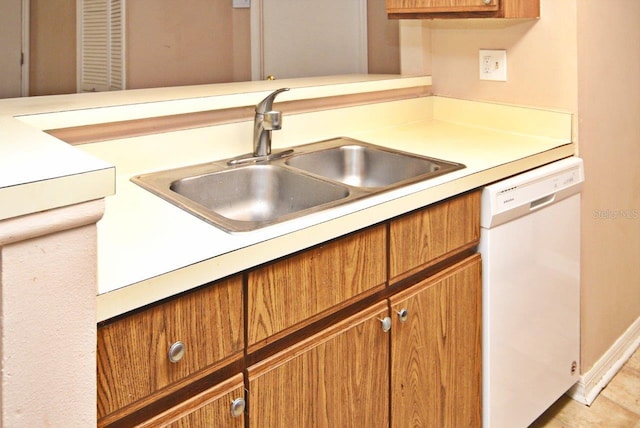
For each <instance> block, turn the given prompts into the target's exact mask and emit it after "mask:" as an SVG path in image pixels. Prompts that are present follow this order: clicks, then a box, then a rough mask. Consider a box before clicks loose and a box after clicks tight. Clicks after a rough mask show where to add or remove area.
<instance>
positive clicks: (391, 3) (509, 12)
mask: <svg viewBox="0 0 640 428" xmlns="http://www.w3.org/2000/svg"><path fill="white" fill-rule="evenodd" d="M386 7H387V14H388V15H389V17H390V18H400V19H410V18H416V19H438V18H539V17H540V0H487V1H486V2H485V0H386Z"/></svg>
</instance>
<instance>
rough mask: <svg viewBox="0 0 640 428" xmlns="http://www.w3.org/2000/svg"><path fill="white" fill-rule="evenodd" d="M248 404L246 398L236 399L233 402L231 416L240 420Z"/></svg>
mask: <svg viewBox="0 0 640 428" xmlns="http://www.w3.org/2000/svg"><path fill="white" fill-rule="evenodd" d="M245 406H246V402H245V401H244V398H236V399H235V400H233V401H232V402H231V416H233V417H234V418H238V417H240V416H242V414H243V413H244V408H245Z"/></svg>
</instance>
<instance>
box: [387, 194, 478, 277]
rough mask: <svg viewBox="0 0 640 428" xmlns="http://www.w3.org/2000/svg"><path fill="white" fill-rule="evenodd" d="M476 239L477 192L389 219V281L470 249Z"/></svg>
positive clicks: (476, 241) (475, 243)
mask: <svg viewBox="0 0 640 428" xmlns="http://www.w3.org/2000/svg"><path fill="white" fill-rule="evenodd" d="M479 239H480V191H474V192H471V193H467V194H465V195H461V196H457V197H455V198H451V199H447V200H445V201H442V202H439V203H437V204H434V205H431V206H429V207H427V208H424V209H421V210H419V211H415V212H412V213H409V214H407V215H404V216H401V217H398V218H396V219H393V220H391V223H390V227H389V247H390V250H389V278H390V283H393V282H396V281H397V280H400V279H402V278H405V277H407V276H409V275H411V274H413V273H415V272H417V271H420V270H423V269H424V268H426V267H428V266H430V265H433V264H435V263H437V262H439V261H442V260H444V259H446V258H447V257H449V256H450V255H452V254H453V253H455V252H458V251H461V250H464V249H465V248H472V247H474V246H476V245H477V244H478V241H479Z"/></svg>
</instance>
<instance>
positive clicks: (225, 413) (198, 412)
mask: <svg viewBox="0 0 640 428" xmlns="http://www.w3.org/2000/svg"><path fill="white" fill-rule="evenodd" d="M244 395H245V394H244V381H243V376H242V375H241V374H238V375H236V376H234V377H232V378H231V379H229V380H227V381H226V382H222V383H220V384H218V385H216V386H214V387H213V388H210V389H208V390H206V391H204V392H202V393H200V394H198V395H196V396H195V397H192V398H191V399H189V400H187V401H185V402H183V403H181V404H180V405H178V406H176V407H174V408H171V409H169V410H167V411H166V412H164V413H162V414H160V415H158V416H156V417H154V418H153V419H150V420H148V421H146V422H144V423H142V424H140V425H137V426H138V427H139V428H151V427H171V428H190V427H216V428H244V423H245V422H244V419H245V418H244V416H245V413H244V410H243V409H244ZM240 400H242V403H243V404H239V402H240ZM234 412H237V413H235V414H234Z"/></svg>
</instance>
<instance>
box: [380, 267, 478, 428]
mask: <svg viewBox="0 0 640 428" xmlns="http://www.w3.org/2000/svg"><path fill="white" fill-rule="evenodd" d="M481 293H482V283H481V261H480V256H479V255H474V256H472V257H469V258H467V259H465V260H463V261H462V262H460V263H458V264H456V265H454V266H452V267H451V268H449V269H446V270H445V271H443V272H441V273H439V274H437V275H435V276H434V277H431V278H428V279H426V280H425V281H422V282H420V283H418V284H416V285H414V286H412V287H411V288H409V289H407V290H405V291H403V292H400V293H399V294H397V295H395V296H393V297H392V298H390V304H391V313H392V314H395V317H394V320H393V323H394V326H393V328H392V330H391V335H392V341H391V422H392V425H391V426H392V427H398V428H399V427H408V426H423V427H441V428H445V427H451V428H457V427H479V426H481V425H482V410H481V409H482V399H481V397H482V381H481V379H482V350H481V340H482V331H481V323H482V312H481V311H482V294H481Z"/></svg>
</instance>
